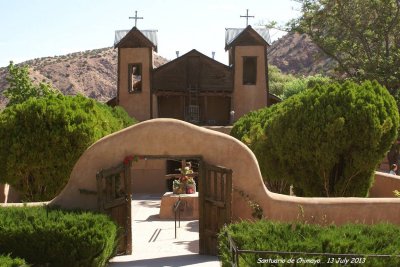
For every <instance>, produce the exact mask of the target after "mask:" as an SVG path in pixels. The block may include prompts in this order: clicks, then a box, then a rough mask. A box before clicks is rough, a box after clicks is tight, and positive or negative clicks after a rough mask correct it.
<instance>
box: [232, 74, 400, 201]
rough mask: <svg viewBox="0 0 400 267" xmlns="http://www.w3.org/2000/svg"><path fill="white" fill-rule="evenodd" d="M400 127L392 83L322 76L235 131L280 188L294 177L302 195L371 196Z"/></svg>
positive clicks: (240, 122)
mask: <svg viewBox="0 0 400 267" xmlns="http://www.w3.org/2000/svg"><path fill="white" fill-rule="evenodd" d="M398 127H399V112H398V109H397V106H396V102H395V100H394V98H393V97H392V96H391V95H390V94H389V93H388V91H387V89H386V88H384V87H383V86H381V85H379V84H378V83H377V82H369V81H366V82H363V83H362V84H356V83H353V82H350V81H347V82H345V83H342V84H339V83H330V84H324V83H317V84H316V86H315V87H314V88H310V89H308V90H305V91H304V92H302V93H299V94H296V95H294V96H292V97H289V98H288V99H287V100H285V101H283V102H281V103H279V104H276V105H273V106H272V107H269V108H265V109H262V110H259V111H255V112H252V113H250V114H248V115H246V116H244V117H242V118H240V119H239V120H238V121H237V122H236V123H235V125H234V126H233V128H232V131H231V135H232V136H234V137H236V138H237V139H239V140H241V141H243V142H244V143H245V144H247V145H248V146H249V148H250V149H251V150H252V151H253V152H254V154H255V155H256V157H257V160H258V163H259V165H260V170H261V174H262V175H263V178H264V180H265V181H266V184H267V187H268V188H269V189H270V190H272V191H274V192H277V193H287V192H288V190H287V188H288V185H293V186H294V192H295V194H296V195H297V196H306V197H365V196H367V195H368V192H369V189H370V187H371V185H372V182H373V178H374V172H375V169H376V166H377V164H379V163H380V162H381V161H382V159H383V158H384V156H385V155H386V153H387V151H389V149H390V147H391V146H392V144H393V142H394V141H395V140H396V137H397V133H398ZM274 185H275V186H274ZM281 185H283V186H281ZM285 185H286V186H285Z"/></svg>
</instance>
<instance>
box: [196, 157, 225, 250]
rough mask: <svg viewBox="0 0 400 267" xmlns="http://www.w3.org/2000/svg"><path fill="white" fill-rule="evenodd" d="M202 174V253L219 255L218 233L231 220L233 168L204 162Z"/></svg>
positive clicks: (200, 235)
mask: <svg viewBox="0 0 400 267" xmlns="http://www.w3.org/2000/svg"><path fill="white" fill-rule="evenodd" d="M200 176H201V183H200V186H201V187H200V188H199V201H200V205H199V207H200V222H199V223H200V228H199V238H200V240H199V241H200V242H199V243H200V247H199V249H200V254H208V255H217V253H218V251H217V247H218V240H217V234H218V232H219V231H220V229H221V228H222V227H223V226H224V224H228V223H230V222H231V212H232V211H231V203H232V170H230V169H227V168H224V167H219V166H213V165H209V164H207V163H204V168H203V173H201V174H200Z"/></svg>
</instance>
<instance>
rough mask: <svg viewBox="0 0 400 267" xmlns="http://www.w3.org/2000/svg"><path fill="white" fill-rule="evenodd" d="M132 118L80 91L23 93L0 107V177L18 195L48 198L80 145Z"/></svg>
mask: <svg viewBox="0 0 400 267" xmlns="http://www.w3.org/2000/svg"><path fill="white" fill-rule="evenodd" d="M133 123H134V121H133V120H132V119H131V118H130V117H129V116H128V114H127V113H126V112H125V111H123V110H122V109H121V108H115V109H113V108H110V107H108V106H106V105H104V104H100V103H98V102H96V101H95V100H92V99H89V98H86V97H83V96H62V95H56V96H49V97H42V98H29V99H28V100H27V101H25V102H23V103H21V104H15V105H12V106H9V107H7V108H6V109H5V110H4V111H3V112H1V113H0V140H1V142H0V182H1V183H9V184H11V185H12V186H13V187H14V188H15V189H16V190H17V191H18V192H19V193H20V194H21V196H22V198H23V200H24V201H43V200H50V199H52V198H53V197H54V196H56V195H57V194H58V193H59V192H60V190H61V189H62V188H63V187H64V185H65V184H66V182H67V181H68V178H69V175H70V173H71V170H72V168H73V166H74V164H75V162H76V161H77V160H78V159H79V157H80V156H81V154H82V153H83V151H85V150H86V149H87V148H88V147H89V146H90V145H91V144H93V143H94V142H95V141H97V140H98V139H100V138H101V137H103V136H106V135H108V134H111V133H113V132H115V131H118V130H120V129H123V128H125V127H127V126H129V125H131V124H133Z"/></svg>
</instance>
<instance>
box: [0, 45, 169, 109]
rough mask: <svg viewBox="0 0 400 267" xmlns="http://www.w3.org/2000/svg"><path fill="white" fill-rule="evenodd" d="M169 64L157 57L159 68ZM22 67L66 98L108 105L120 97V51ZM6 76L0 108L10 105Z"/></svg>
mask: <svg viewBox="0 0 400 267" xmlns="http://www.w3.org/2000/svg"><path fill="white" fill-rule="evenodd" d="M166 62H168V60H166V59H165V58H163V57H161V56H159V55H155V58H154V63H155V66H156V67H158V66H160V65H162V64H165V63H166ZM21 64H23V65H28V66H29V69H30V75H31V77H32V79H34V80H35V81H38V82H39V81H44V82H48V83H52V84H53V85H54V87H56V88H58V89H59V90H61V91H62V92H63V93H64V94H66V95H76V94H78V93H80V94H83V95H86V96H88V97H91V98H94V99H97V100H99V101H101V102H106V101H108V100H109V99H111V98H113V97H114V96H115V94H116V88H117V50H116V49H113V48H112V47H107V48H102V49H94V50H87V51H83V52H77V53H72V54H67V55H62V56H55V57H44V58H37V59H33V60H28V61H25V62H23V63H21ZM18 65H20V64H18ZM6 75H7V68H0V107H4V106H5V104H6V100H5V98H4V97H3V95H2V91H3V90H4V89H5V87H6V86H7V83H6V79H5V78H6Z"/></svg>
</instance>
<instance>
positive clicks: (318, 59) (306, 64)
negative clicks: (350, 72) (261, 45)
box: [268, 33, 337, 76]
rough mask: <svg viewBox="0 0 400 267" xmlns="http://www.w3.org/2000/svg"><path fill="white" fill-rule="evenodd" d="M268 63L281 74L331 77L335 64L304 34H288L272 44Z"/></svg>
mask: <svg viewBox="0 0 400 267" xmlns="http://www.w3.org/2000/svg"><path fill="white" fill-rule="evenodd" d="M268 63H269V64H272V65H275V66H277V67H278V68H279V69H280V70H281V71H282V72H283V73H286V74H289V73H290V74H295V75H305V76H308V75H315V74H323V75H332V74H333V71H334V68H335V67H336V64H337V63H336V62H335V61H334V60H333V59H331V58H329V57H328V56H327V55H326V54H324V52H322V51H321V49H319V48H318V47H317V46H316V45H315V44H314V43H313V42H312V41H311V39H310V38H309V37H308V36H307V35H306V34H299V33H289V34H286V35H284V36H283V37H281V38H280V39H279V40H277V41H275V42H274V43H272V45H271V46H270V47H269V49H268Z"/></svg>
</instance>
